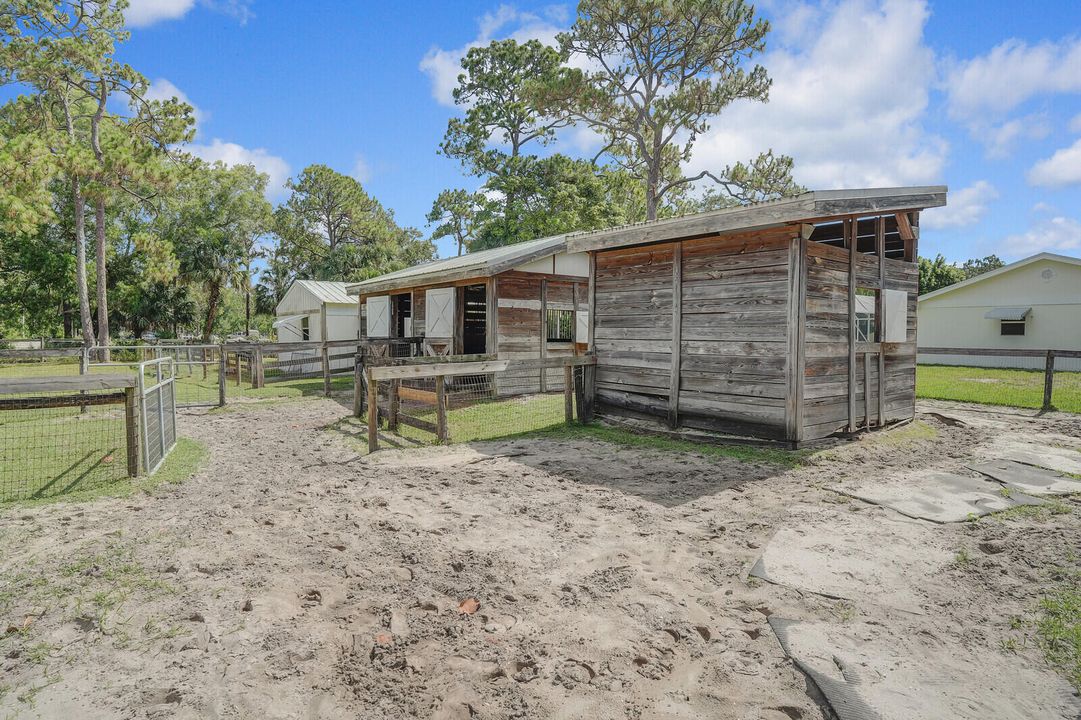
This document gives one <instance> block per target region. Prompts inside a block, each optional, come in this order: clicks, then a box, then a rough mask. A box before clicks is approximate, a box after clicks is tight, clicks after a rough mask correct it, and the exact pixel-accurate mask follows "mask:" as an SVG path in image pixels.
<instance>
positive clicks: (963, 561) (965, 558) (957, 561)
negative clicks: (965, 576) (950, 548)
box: [953, 548, 972, 566]
mask: <svg viewBox="0 0 1081 720" xmlns="http://www.w3.org/2000/svg"><path fill="white" fill-rule="evenodd" d="M970 562H972V557H971V556H970V555H969V554H968V548H961V549H960V550H958V551H957V553H956V554H955V555H954V556H953V563H954V565H961V566H965V565H968V564H969V563H970Z"/></svg>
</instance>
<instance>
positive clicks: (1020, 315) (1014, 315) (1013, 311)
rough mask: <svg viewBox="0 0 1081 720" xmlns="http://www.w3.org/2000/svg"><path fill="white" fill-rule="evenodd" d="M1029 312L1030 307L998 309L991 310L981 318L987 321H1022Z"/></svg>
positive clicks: (1030, 310)
mask: <svg viewBox="0 0 1081 720" xmlns="http://www.w3.org/2000/svg"><path fill="white" fill-rule="evenodd" d="M1030 312H1032V308H1030V307H1000V308H991V309H990V310H988V311H987V312H985V313H984V314H983V316H984V317H985V318H987V319H988V320H1024V319H1025V318H1026V317H1027V316H1028V314H1029V313H1030Z"/></svg>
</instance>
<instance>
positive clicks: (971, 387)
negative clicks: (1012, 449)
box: [916, 365, 1081, 413]
mask: <svg viewBox="0 0 1081 720" xmlns="http://www.w3.org/2000/svg"><path fill="white" fill-rule="evenodd" d="M1043 383H1044V374H1043V370H1016V369H1007V368H974V367H962V366H950V365H920V366H918V367H917V368H916V397H921V398H928V399H933V400H955V401H958V402H972V403H981V404H984V405H1008V406H1012V407H1025V408H1040V407H1041V406H1042V405H1043ZM1051 400H1052V403H1053V404H1054V406H1055V407H1056V408H1058V409H1059V410H1062V411H1064V412H1072V413H1081V373H1077V372H1057V373H1055V386H1054V393H1053V395H1052V398H1051Z"/></svg>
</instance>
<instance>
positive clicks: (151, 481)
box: [0, 438, 207, 512]
mask: <svg viewBox="0 0 1081 720" xmlns="http://www.w3.org/2000/svg"><path fill="white" fill-rule="evenodd" d="M206 457H207V449H206V446H205V445H203V444H202V443H200V442H198V441H196V440H192V439H191V438H177V441H176V446H175V447H174V448H173V450H172V452H170V453H169V455H168V457H166V458H165V461H164V462H162V464H161V466H160V467H158V470H157V472H155V473H154V474H153V475H149V476H146V475H140V476H139V477H137V478H129V477H127V476H126V475H124V476H122V477H120V478H116V479H114V480H112V481H110V482H107V483H99V484H96V485H93V486H89V487H86V486H84V487H77V488H72V489H71V490H70V491H68V492H66V493H64V494H55V495H48V496H41V497H35V498H29V499H23V500H14V501H8V502H0V512H2V511H3V510H4V509H7V508H14V507H27V506H35V505H44V504H47V503H51V502H57V501H64V502H86V501H89V500H95V499H97V498H101V497H125V496H128V495H131V494H133V493H136V492H140V491H141V492H152V491H153V490H154V489H155V488H157V487H159V486H161V485H163V484H166V483H180V482H183V481H185V480H187V479H188V478H190V477H191V476H192V475H194V474H195V472H196V471H197V470H198V469H199V467H200V466H201V465H202V464H203V462H204V461H205V460H206Z"/></svg>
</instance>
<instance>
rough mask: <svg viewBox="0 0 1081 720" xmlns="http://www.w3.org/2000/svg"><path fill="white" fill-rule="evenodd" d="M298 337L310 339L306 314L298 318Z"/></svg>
mask: <svg viewBox="0 0 1081 720" xmlns="http://www.w3.org/2000/svg"><path fill="white" fill-rule="evenodd" d="M300 339H301V340H311V339H312V335H311V331H310V330H309V329H308V316H307V315H305V316H304V317H302V318H300Z"/></svg>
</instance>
